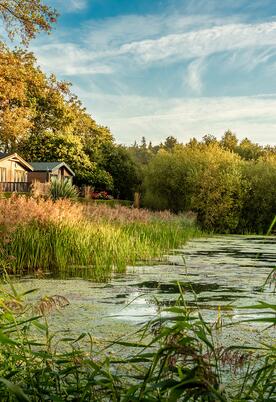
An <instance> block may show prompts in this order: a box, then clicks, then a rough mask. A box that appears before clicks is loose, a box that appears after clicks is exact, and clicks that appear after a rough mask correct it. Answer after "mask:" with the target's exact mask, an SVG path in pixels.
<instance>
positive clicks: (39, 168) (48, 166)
mask: <svg viewBox="0 0 276 402" xmlns="http://www.w3.org/2000/svg"><path fill="white" fill-rule="evenodd" d="M31 165H32V167H33V171H34V172H52V171H53V170H57V169H59V168H61V167H65V168H66V169H67V170H68V171H69V172H70V173H71V175H72V176H75V173H74V172H73V170H72V169H71V168H70V167H69V166H68V165H67V164H66V163H65V162H31Z"/></svg>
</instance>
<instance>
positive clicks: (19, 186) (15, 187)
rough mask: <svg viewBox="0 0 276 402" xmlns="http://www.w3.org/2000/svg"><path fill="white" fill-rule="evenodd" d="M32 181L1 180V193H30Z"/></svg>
mask: <svg viewBox="0 0 276 402" xmlns="http://www.w3.org/2000/svg"><path fill="white" fill-rule="evenodd" d="M31 185H32V183H29V182H25V181H24V182H23V181H18V182H0V193H13V192H16V193H28V192H29V191H30V190H31Z"/></svg>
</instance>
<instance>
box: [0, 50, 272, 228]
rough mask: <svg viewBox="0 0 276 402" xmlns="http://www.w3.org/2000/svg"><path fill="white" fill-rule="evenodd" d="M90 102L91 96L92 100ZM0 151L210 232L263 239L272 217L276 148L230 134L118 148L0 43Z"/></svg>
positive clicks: (70, 98)
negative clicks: (191, 219)
mask: <svg viewBox="0 0 276 402" xmlns="http://www.w3.org/2000/svg"><path fill="white" fill-rule="evenodd" d="M91 96H93V94H91ZM0 151H4V152H18V153H19V154H21V155H22V156H23V157H24V158H25V159H26V160H28V161H49V162H51V161H59V160H61V161H64V162H66V163H68V164H69V165H70V166H71V167H72V169H73V170H74V171H75V173H76V184H78V185H80V186H81V185H83V184H89V185H91V186H92V187H94V188H95V190H98V191H100V190H107V191H108V192H109V193H111V194H112V195H113V196H114V197H116V198H117V197H120V198H121V199H133V194H134V192H135V191H138V192H140V193H141V194H142V204H143V206H145V207H148V208H152V209H169V210H171V211H174V212H176V213H178V212H186V211H192V212H193V213H195V214H196V215H197V217H198V221H199V223H200V224H201V225H202V227H203V228H205V229H207V230H215V231H219V232H229V233H231V232H240V233H244V232H260V233H263V232H265V231H266V230H267V228H268V227H269V224H270V223H271V221H272V220H273V218H274V216H275V214H276V147H269V146H266V147H263V146H260V145H258V144H254V143H252V142H251V141H250V140H249V139H247V138H245V139H243V140H242V141H238V139H237V137H236V135H235V134H233V133H232V132H231V131H227V132H226V133H225V134H224V136H223V137H222V139H221V140H218V139H217V138H215V137H214V136H212V135H205V136H204V137H203V139H202V140H201V141H197V140H196V139H191V140H190V141H189V142H188V143H187V144H181V143H179V142H178V141H177V140H176V138H174V137H168V138H167V139H166V140H165V142H164V143H161V144H159V145H152V143H151V142H149V143H147V142H146V139H145V138H142V141H141V144H139V145H138V144H137V143H135V144H134V145H133V146H131V147H124V146H121V145H117V144H116V143H115V141H114V138H113V137H112V134H111V132H110V130H109V129H108V128H107V127H103V126H101V125H99V124H97V123H96V122H95V120H94V119H93V118H92V117H91V116H90V114H88V113H87V111H86V110H85V108H84V107H83V106H82V104H81V102H80V100H79V99H78V98H77V97H76V96H75V95H74V94H72V92H71V90H70V83H68V82H60V81H58V80H57V78H56V77H55V76H54V75H51V76H50V77H48V76H46V74H45V73H44V72H43V71H41V69H40V68H39V67H37V63H36V59H35V57H34V55H33V54H32V53H30V52H27V51H22V50H9V49H8V48H7V47H6V46H5V45H4V44H0Z"/></svg>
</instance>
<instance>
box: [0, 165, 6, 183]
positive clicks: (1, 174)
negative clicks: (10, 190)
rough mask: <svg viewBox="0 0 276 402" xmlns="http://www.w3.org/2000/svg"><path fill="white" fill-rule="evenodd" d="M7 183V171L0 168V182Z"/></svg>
mask: <svg viewBox="0 0 276 402" xmlns="http://www.w3.org/2000/svg"><path fill="white" fill-rule="evenodd" d="M6 181H7V169H6V168H3V167H0V182H6Z"/></svg>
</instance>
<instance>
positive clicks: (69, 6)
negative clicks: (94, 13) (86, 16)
mask: <svg viewBox="0 0 276 402" xmlns="http://www.w3.org/2000/svg"><path fill="white" fill-rule="evenodd" d="M88 1H89V0H55V1H54V5H55V6H56V8H58V9H60V10H62V13H68V12H76V11H81V10H84V9H86V8H87V6H88Z"/></svg>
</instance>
